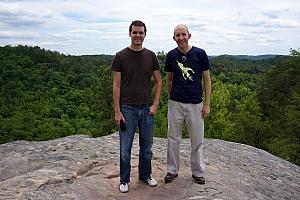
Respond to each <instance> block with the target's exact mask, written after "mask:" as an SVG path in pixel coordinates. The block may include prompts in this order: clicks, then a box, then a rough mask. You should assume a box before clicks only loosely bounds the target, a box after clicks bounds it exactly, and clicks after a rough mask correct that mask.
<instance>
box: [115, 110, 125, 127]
mask: <svg viewBox="0 0 300 200" xmlns="http://www.w3.org/2000/svg"><path fill="white" fill-rule="evenodd" d="M121 119H123V121H124V122H125V118H124V117H123V114H122V113H121V112H116V113H115V121H116V125H117V126H118V127H120V121H121Z"/></svg>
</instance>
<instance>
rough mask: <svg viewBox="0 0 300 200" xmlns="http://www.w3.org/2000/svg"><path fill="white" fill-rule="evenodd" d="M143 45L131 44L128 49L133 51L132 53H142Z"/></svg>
mask: <svg viewBox="0 0 300 200" xmlns="http://www.w3.org/2000/svg"><path fill="white" fill-rule="evenodd" d="M143 48H144V47H143V45H133V44H131V45H130V46H129V49H131V50H133V51H142V50H143Z"/></svg>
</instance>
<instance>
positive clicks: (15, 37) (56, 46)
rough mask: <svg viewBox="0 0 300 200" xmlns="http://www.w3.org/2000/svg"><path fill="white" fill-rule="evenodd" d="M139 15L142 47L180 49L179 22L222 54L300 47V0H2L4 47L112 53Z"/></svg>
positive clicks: (210, 49) (194, 40)
mask: <svg viewBox="0 0 300 200" xmlns="http://www.w3.org/2000/svg"><path fill="white" fill-rule="evenodd" d="M135 19H139V20H142V21H144V22H145V23H146V26H147V29H148V32H147V37H146V38H145V42H144V46H145V47H146V48H149V49H151V50H153V51H154V52H158V51H165V52H167V51H169V50H170V49H172V48H175V47H176V43H175V42H174V41H173V40H172V36H173V30H174V27H175V26H176V25H177V24H181V23H183V24H186V25H188V27H189V29H190V33H191V34H192V38H191V40H190V44H192V45H195V46H198V47H201V48H203V49H205V50H206V52H207V54H208V55H220V54H234V55H237V54H248V55H260V54H289V50H290V48H293V49H298V48H300V20H299V19H300V0H260V1H257V0H239V1H237V0H190V1H182V0H180V1H179V0H164V1H162V0H151V1H144V0H140V1H123V0H108V1H107V0H106V1H103V0H101V1H95V0H77V1H69V0H0V45H1V46H4V45H7V44H10V45H18V44H22V45H30V46H40V47H42V48H45V49H50V50H55V51H59V52H61V53H64V54H71V55H85V54H110V55H113V54H115V52H117V51H119V50H121V49H123V48H124V47H126V46H128V45H129V44H130V38H129V36H128V26H129V24H130V23H131V21H133V20H135Z"/></svg>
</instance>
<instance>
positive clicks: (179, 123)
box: [167, 100, 205, 177]
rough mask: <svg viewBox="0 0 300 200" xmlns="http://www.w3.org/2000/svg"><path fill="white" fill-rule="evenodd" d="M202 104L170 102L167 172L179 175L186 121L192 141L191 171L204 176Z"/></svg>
mask: <svg viewBox="0 0 300 200" xmlns="http://www.w3.org/2000/svg"><path fill="white" fill-rule="evenodd" d="M202 107H203V105H202V103H199V104H191V103H180V102H176V101H173V100H169V102H168V155H167V172H169V173H171V174H178V172H179V152H180V151H179V150H180V141H181V139H182V127H183V122H184V121H185V123H186V125H187V130H188V132H189V136H190V140H191V156H190V162H191V170H192V174H193V175H194V176H198V177H199V176H203V175H204V169H205V163H204V158H203V144H204V119H203V117H202Z"/></svg>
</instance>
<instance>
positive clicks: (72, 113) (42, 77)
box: [0, 46, 300, 165]
mask: <svg viewBox="0 0 300 200" xmlns="http://www.w3.org/2000/svg"><path fill="white" fill-rule="evenodd" d="M165 56H166V55H165V53H164V52H157V57H158V59H159V62H160V65H161V68H162V69H163V63H164V59H165ZM112 59H113V56H111V55H95V56H70V55H68V56H66V55H63V54H61V53H59V52H53V51H49V50H45V49H41V48H39V47H28V46H16V47H12V46H4V47H0V72H1V73H0V84H1V89H0V93H1V96H0V97H1V98H0V143H6V142H11V141H14V140H30V141H33V140H34V141H40V140H50V139H54V138H59V137H64V136H68V135H73V134H88V135H90V136H92V137H99V136H103V135H107V134H111V133H113V132H116V131H117V129H116V126H115V124H114V112H113V98H112V76H111V70H110V63H111V61H112ZM210 62H211V65H212V69H211V75H212V82H213V83H212V98H211V114H210V116H209V118H208V119H207V120H206V127H205V137H206V138H219V139H223V140H228V141H234V142H240V143H244V144H249V145H252V146H254V147H258V148H261V149H264V150H266V151H268V152H270V153H272V154H274V155H277V156H279V157H282V158H284V159H286V160H289V161H291V162H293V163H295V164H297V165H300V106H299V105H300V81H299V77H300V53H299V52H298V51H296V50H291V53H290V55H289V56H275V55H265V56H230V55H222V56H215V57H210ZM162 76H163V77H162V78H163V79H164V80H165V73H164V72H163V70H162ZM164 83H165V81H164ZM167 101H168V98H167V94H166V86H165V84H163V93H162V98H161V104H160V107H159V110H158V113H157V114H156V116H155V136H157V137H166V133H167ZM183 132H184V134H183V136H184V137H188V134H187V131H186V129H184V131H183Z"/></svg>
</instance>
